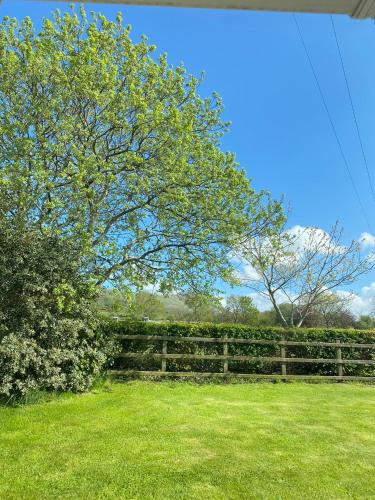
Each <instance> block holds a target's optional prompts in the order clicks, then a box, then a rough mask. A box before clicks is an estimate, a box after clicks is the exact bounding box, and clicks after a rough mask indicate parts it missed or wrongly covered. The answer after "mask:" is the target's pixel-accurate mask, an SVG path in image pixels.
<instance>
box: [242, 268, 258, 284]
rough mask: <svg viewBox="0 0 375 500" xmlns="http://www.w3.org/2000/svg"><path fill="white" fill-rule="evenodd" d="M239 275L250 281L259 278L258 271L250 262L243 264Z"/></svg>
mask: <svg viewBox="0 0 375 500" xmlns="http://www.w3.org/2000/svg"><path fill="white" fill-rule="evenodd" d="M241 277H243V278H244V279H246V280H251V281H256V280H259V278H260V276H259V273H258V271H257V270H256V269H255V268H254V267H253V266H252V265H251V264H245V265H244V267H243V270H242V273H241Z"/></svg>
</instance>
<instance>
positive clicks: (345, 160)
mask: <svg viewBox="0 0 375 500" xmlns="http://www.w3.org/2000/svg"><path fill="white" fill-rule="evenodd" d="M293 18H294V22H295V25H296V27H297V32H298V35H299V38H300V40H301V43H302V46H303V48H304V51H305V54H306V57H307V60H308V62H309V65H310V68H311V71H312V74H313V75H314V79H315V83H316V86H317V88H318V91H319V94H320V97H321V100H322V103H323V106H324V109H325V110H326V113H327V117H328V120H329V122H330V124H331V128H332V132H333V134H334V136H335V139H336V142H337V146H338V148H339V151H340V154H341V157H342V159H343V162H344V165H345V168H346V171H347V174H348V176H349V179H350V183H351V185H352V188H353V190H354V193H355V195H356V198H357V201H358V204H359V206H360V208H361V211H362V215H363V217H364V219H365V221H366V224H367V226H368V228H369V229H370V230H371V231H372V228H371V224H370V221H369V219H368V217H367V214H366V211H365V208H364V205H363V203H362V200H361V197H360V195H359V192H358V189H357V186H356V185H355V182H354V179H353V175H352V173H351V170H350V167H349V163H348V160H347V159H346V156H345V153H344V149H343V147H342V144H341V141H340V139H339V136H338V133H337V130H336V127H335V124H334V122H333V119H332V115H331V113H330V111H329V108H328V105H327V101H326V99H325V97H324V94H323V90H322V87H321V85H320V83H319V78H318V75H317V73H316V71H315V67H314V65H313V63H312V60H311V57H310V53H309V51H308V48H307V45H306V43H305V40H304V38H303V35H302V31H301V27H300V25H299V22H298V19H297V16H296V14H293Z"/></svg>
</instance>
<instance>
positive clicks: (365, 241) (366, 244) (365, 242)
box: [358, 232, 375, 250]
mask: <svg viewBox="0 0 375 500" xmlns="http://www.w3.org/2000/svg"><path fill="white" fill-rule="evenodd" d="M358 241H359V243H360V244H361V247H362V248H363V249H366V250H369V249H370V248H373V247H375V236H373V235H372V234H370V233H366V232H364V233H362V234H361V236H360V237H359V238H358Z"/></svg>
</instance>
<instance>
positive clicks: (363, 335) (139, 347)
mask: <svg viewBox="0 0 375 500" xmlns="http://www.w3.org/2000/svg"><path fill="white" fill-rule="evenodd" d="M105 329H106V331H107V332H108V333H111V334H112V335H114V336H116V335H128V334H136V335H169V336H171V337H175V338H178V337H214V338H222V337H224V336H225V335H226V336H228V337H229V338H245V339H246V338H248V339H250V338H251V339H268V340H282V339H285V340H295V341H318V342H335V341H336V340H340V341H341V342H351V343H366V344H370V343H373V344H375V332H374V331H368V330H367V331H366V330H348V329H318V328H308V329H307V328H306V329H302V328H298V329H284V328H277V327H276V328H275V327H253V326H241V325H227V324H225V325H217V324H203V323H201V324H188V323H147V322H143V323H141V322H139V323H138V322H133V323H125V322H119V323H108V324H107V325H106V326H105ZM121 343H122V349H123V350H124V351H140V352H144V353H152V352H159V353H160V352H161V344H162V343H161V341H155V342H143V341H138V340H131V341H130V340H122V341H121ZM222 349H223V347H222V345H220V344H208V343H207V344H204V343H201V342H197V343H193V342H189V343H187V342H183V341H177V342H173V343H172V342H170V343H169V344H168V352H169V353H172V352H175V353H191V354H222V353H223V350H222ZM228 353H229V355H244V356H270V357H279V356H280V348H279V347H278V346H272V345H270V346H265V345H246V344H229V352H228ZM342 355H343V358H344V359H345V358H347V359H359V358H363V359H369V360H372V359H375V350H371V349H358V348H343V349H342ZM287 357H298V358H305V357H306V358H336V350H335V347H309V346H296V347H294V346H288V347H287ZM115 366H116V368H117V369H129V370H130V369H137V370H142V369H143V370H151V369H155V370H158V369H159V368H160V361H159V360H153V359H151V358H149V359H144V360H137V359H126V358H125V359H117V361H116V364H115ZM168 370H169V371H202V372H204V371H208V372H221V371H222V361H220V360H219V361H216V360H214V361H211V360H202V361H200V360H198V361H195V360H168ZM229 370H230V371H231V372H233V373H260V374H280V363H270V362H258V361H256V362H253V361H246V362H244V361H229ZM287 370H288V373H289V374H304V375H336V367H335V365H333V364H332V363H327V364H325V363H324V364H318V363H316V364H314V363H294V364H293V363H288V365H287ZM344 371H345V374H346V375H357V376H370V375H372V376H375V366H371V365H345V366H344Z"/></svg>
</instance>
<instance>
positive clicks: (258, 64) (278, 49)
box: [0, 0, 375, 296]
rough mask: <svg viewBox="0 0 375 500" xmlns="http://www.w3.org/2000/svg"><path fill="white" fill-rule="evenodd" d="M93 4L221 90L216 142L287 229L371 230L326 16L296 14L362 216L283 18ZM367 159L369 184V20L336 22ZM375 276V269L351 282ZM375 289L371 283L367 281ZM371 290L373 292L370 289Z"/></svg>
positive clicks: (16, 8)
mask: <svg viewBox="0 0 375 500" xmlns="http://www.w3.org/2000/svg"><path fill="white" fill-rule="evenodd" d="M57 7H58V8H60V9H62V10H64V9H68V4H66V3H62V2H34V1H31V0H3V3H2V4H1V6H0V14H1V16H4V15H10V16H16V17H19V18H20V17H24V16H25V15H30V16H31V17H32V19H33V20H34V21H35V22H36V23H38V22H39V21H40V19H41V18H42V17H45V16H48V15H49V13H50V12H51V10H53V9H54V8H57ZM89 9H90V10H96V11H101V12H103V13H104V14H106V15H107V16H108V17H114V16H115V14H116V12H118V11H119V10H121V11H122V12H123V15H124V20H125V22H126V23H130V24H132V26H133V38H134V39H138V38H139V36H140V35H141V34H146V35H147V36H148V37H149V39H150V41H151V42H152V43H154V44H156V45H157V46H158V50H159V52H167V53H168V56H169V61H170V62H171V63H173V64H177V63H179V62H180V61H183V62H184V64H185V66H186V68H187V70H188V71H189V72H191V73H193V74H196V75H199V74H200V72H201V71H202V70H204V71H205V73H206V76H205V82H204V84H203V86H202V88H201V93H202V94H205V95H207V94H210V93H211V92H212V91H218V92H219V93H220V94H221V96H222V97H223V101H224V105H225V118H226V119H228V120H230V121H231V122H232V126H231V130H230V133H229V134H228V135H227V136H226V137H225V139H224V141H223V148H224V149H227V150H231V151H234V152H235V153H236V154H237V159H238V162H239V163H240V164H241V166H243V167H244V168H246V170H247V172H248V175H249V176H250V177H251V178H252V179H253V185H254V187H255V188H257V189H263V188H264V189H268V190H270V191H271V193H272V194H273V195H274V196H275V197H279V196H280V195H284V197H285V200H286V202H287V203H289V204H290V205H291V207H292V213H291V217H290V225H291V226H292V225H295V224H299V225H301V226H310V225H313V226H318V227H321V228H323V229H326V230H328V229H329V228H330V226H331V225H332V224H333V223H334V222H335V221H336V220H340V222H341V223H342V225H343V226H344V228H345V236H346V238H347V239H348V240H349V239H356V238H358V237H359V235H360V234H361V233H363V232H365V231H367V232H370V233H371V232H375V202H374V201H373V199H372V197H371V191H370V188H369V183H368V179H367V176H366V170H365V166H364V163H363V159H362V156H361V150H360V146H359V142H358V139H357V136H356V131H355V128H354V123H353V118H352V114H351V109H350V106H349V100H348V95H347V91H346V87H345V81H344V78H343V75H342V72H341V67H340V61H339V57H338V54H337V48H336V45H335V41H334V36H333V32H332V27H331V21H330V17H329V16H324V15H299V16H298V19H299V22H300V25H301V28H302V31H303V34H304V37H305V39H306V43H307V46H308V48H309V50H310V54H311V58H312V60H313V63H314V65H315V67H316V71H317V74H318V76H319V79H320V83H321V86H322V89H323V92H324V94H325V96H326V100H327V103H328V107H329V109H330V111H331V114H332V117H333V120H334V122H335V125H336V128H337V131H338V134H339V137H340V139H341V141H342V143H343V146H344V150H345V154H346V156H347V158H348V161H349V165H350V168H351V171H352V175H353V178H354V180H355V183H356V185H357V189H358V191H359V193H360V196H361V199H362V202H363V205H364V207H365V210H366V212H367V217H368V219H369V222H370V227H369V225H368V224H367V223H366V221H365V220H364V217H363V215H362V212H361V209H360V207H359V204H358V201H357V199H356V197H355V195H354V192H353V188H352V186H351V184H350V181H349V178H348V175H347V173H346V170H345V166H344V164H343V161H342V158H341V157H340V154H339V150H338V147H337V143H336V142H335V139H334V136H333V133H332V130H331V128H330V124H329V122H328V119H327V116H326V114H325V111H324V108H323V105H322V103H321V100H320V97H319V94H318V91H317V89H316V86H315V82H314V80H313V76H312V73H311V70H310V68H309V66H308V62H307V59H306V55H305V53H304V51H303V47H302V45H301V42H300V40H299V38H298V33H297V31H296V27H295V24H294V20H293V17H292V15H290V14H276V13H275V14H274V13H255V12H242V11H214V10H206V9H202V10H199V9H177V8H154V7H130V6H119V5H114V6H108V5H100V4H92V5H90V6H89ZM335 22H336V28H337V33H338V37H339V40H340V43H341V48H342V52H343V58H344V62H345V65H346V69H347V74H348V80H349V84H350V88H351V91H352V95H353V101H354V105H355V108H356V112H357V118H358V122H359V126H360V130H361V134H362V138H363V144H364V149H365V153H366V156H367V161H368V165H369V168H370V171H371V173H372V174H373V178H374V184H375V171H374V170H375V169H374V168H373V165H374V163H375V141H374V140H373V139H374V131H375V87H374V78H375V58H374V53H375V25H374V23H373V22H372V21H354V20H351V19H350V18H348V17H344V16H338V17H336V18H335ZM372 282H375V273H373V275H370V276H367V277H366V278H364V279H363V280H361V282H359V283H358V284H357V286H356V289H357V291H358V293H359V294H360V295H361V294H362V295H363V293H365V294H366V293H370V292H366V291H365V292H363V291H362V292H361V287H363V286H365V285H371V283H372ZM374 294H375V284H374ZM371 296H372V291H371Z"/></svg>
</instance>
